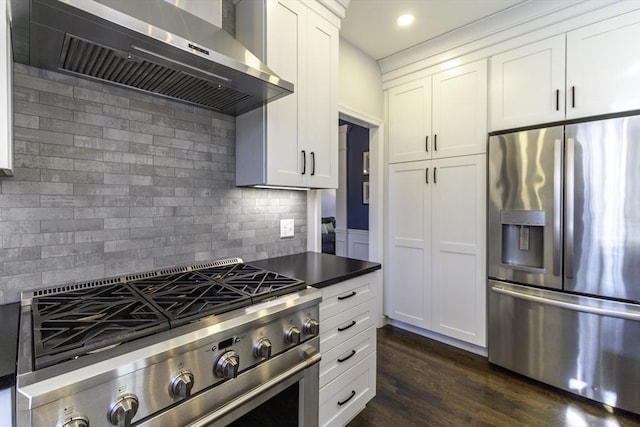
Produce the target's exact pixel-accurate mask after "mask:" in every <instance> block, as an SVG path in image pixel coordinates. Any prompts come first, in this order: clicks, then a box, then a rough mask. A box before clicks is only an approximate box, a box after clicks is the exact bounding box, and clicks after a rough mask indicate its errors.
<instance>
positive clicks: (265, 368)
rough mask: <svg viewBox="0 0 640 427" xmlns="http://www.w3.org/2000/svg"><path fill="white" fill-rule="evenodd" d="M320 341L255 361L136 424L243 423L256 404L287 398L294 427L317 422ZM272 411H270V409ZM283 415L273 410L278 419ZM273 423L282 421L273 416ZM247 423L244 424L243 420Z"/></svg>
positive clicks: (196, 425)
mask: <svg viewBox="0 0 640 427" xmlns="http://www.w3.org/2000/svg"><path fill="white" fill-rule="evenodd" d="M319 345H320V339H319V338H318V337H315V338H313V339H312V340H309V341H307V342H305V343H304V344H301V345H299V346H298V347H296V348H294V349H291V350H289V351H287V352H285V353H283V354H280V355H278V356H275V357H273V358H271V359H269V360H267V361H265V362H264V363H261V364H260V365H257V366H255V367H253V368H251V369H249V370H248V371H246V372H243V373H241V374H240V375H238V376H237V377H236V378H233V379H230V380H227V381H225V382H224V383H222V384H220V385H217V386H215V387H213V388H211V389H208V390H204V391H202V392H200V393H198V394H197V395H195V396H191V397H190V398H189V399H187V400H185V401H183V402H182V403H179V404H178V405H176V406H173V407H171V408H169V409H167V410H165V411H163V412H161V413H158V414H156V415H155V416H152V417H150V418H147V419H144V420H141V421H140V422H139V423H136V426H144V427H161V426H162V427H165V426H169V425H184V426H189V427H205V426H207V427H208V426H227V425H229V424H231V423H233V422H236V425H245V424H244V423H243V421H242V420H243V418H242V417H243V416H246V415H247V414H250V413H251V412H252V411H254V410H256V409H257V408H259V407H262V408H264V406H265V405H267V406H268V405H270V404H271V403H273V404H274V405H275V404H276V401H277V400H282V399H283V398H291V399H292V400H293V401H291V402H287V404H286V407H287V409H286V411H294V412H297V415H298V416H297V420H296V421H295V425H297V426H301V427H316V426H317V425H318V404H319V403H318V392H319V369H320V365H319V363H318V362H320V352H319V350H318V349H319ZM272 412H273V411H272ZM284 415H287V414H286V413H283V412H279V413H277V416H278V417H282V416H284ZM273 421H274V425H279V426H280V425H283V424H282V423H280V419H279V418H278V419H274V420H273ZM246 425H249V424H246Z"/></svg>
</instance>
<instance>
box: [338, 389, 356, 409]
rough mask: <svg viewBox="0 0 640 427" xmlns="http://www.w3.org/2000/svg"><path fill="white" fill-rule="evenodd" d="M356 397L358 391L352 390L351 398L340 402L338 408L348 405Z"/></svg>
mask: <svg viewBox="0 0 640 427" xmlns="http://www.w3.org/2000/svg"><path fill="white" fill-rule="evenodd" d="M355 395H356V391H355V390H351V396H349V397H347V398H346V399H345V400H343V401H342V402H338V406H342V405H344V404H345V403H347V402H348V401H350V400H351V399H353V397H354V396H355Z"/></svg>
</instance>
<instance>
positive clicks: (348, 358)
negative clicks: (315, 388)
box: [320, 328, 376, 387]
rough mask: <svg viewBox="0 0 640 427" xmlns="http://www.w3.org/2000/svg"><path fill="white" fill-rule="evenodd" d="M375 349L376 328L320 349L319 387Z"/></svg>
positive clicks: (338, 375)
mask: <svg viewBox="0 0 640 427" xmlns="http://www.w3.org/2000/svg"><path fill="white" fill-rule="evenodd" d="M375 351H376V330H375V328H369V329H367V330H366V331H365V332H363V333H361V334H358V335H356V336H355V337H353V338H351V339H350V340H348V341H345V342H343V343H342V344H340V345H338V346H336V347H334V348H333V349H331V350H329V351H322V360H321V361H320V387H324V386H325V385H327V384H328V383H330V382H331V381H333V380H334V379H336V378H338V377H340V376H341V375H342V374H344V373H345V372H346V371H347V370H349V369H350V368H353V367H354V366H355V365H357V364H358V363H359V362H360V361H361V360H363V359H364V358H365V357H367V356H368V355H370V354H371V353H374V352H375Z"/></svg>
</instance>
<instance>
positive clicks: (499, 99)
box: [489, 35, 565, 130]
mask: <svg viewBox="0 0 640 427" xmlns="http://www.w3.org/2000/svg"><path fill="white" fill-rule="evenodd" d="M564 61H565V42H564V35H560V36H556V37H552V38H549V39H546V40H541V41H539V42H536V43H531V44H529V45H526V46H523V47H521V48H518V49H513V50H510V51H508V52H504V53H501V54H498V55H495V56H494V57H492V58H491V82H490V85H489V86H490V88H491V89H490V90H491V96H490V107H489V110H490V115H491V130H498V129H510V128H516V127H519V126H526V125H532V124H538V123H548V122H553V121H559V120H563V119H564V97H565V91H564V68H565V67H564Z"/></svg>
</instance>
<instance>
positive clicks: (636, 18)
mask: <svg viewBox="0 0 640 427" xmlns="http://www.w3.org/2000/svg"><path fill="white" fill-rule="evenodd" d="M636 40H640V11H634V12H629V13H626V14H623V15H620V16H616V17H614V18H610V19H607V20H604V21H600V22H597V23H595V24H591V25H588V26H585V27H582V28H579V29H576V30H573V31H570V32H568V33H566V34H562V35H559V36H555V37H551V38H549V39H545V40H541V41H539V42H536V43H531V44H528V45H526V46H522V47H519V48H516V49H513V50H510V51H507V52H504V53H501V54H498V55H495V56H493V57H492V58H491V75H490V79H491V82H490V97H489V100H490V117H491V123H490V130H491V131H496V130H502V129H511V128H517V127H522V126H531V125H537V124H541V123H550V122H554V121H561V120H564V119H575V118H582V117H589V116H596V115H600V114H610V113H618V112H624V111H631V110H637V109H640V48H638V47H637V45H636V44H634V43H635V41H636ZM632 41H634V42H632ZM565 46H566V47H565ZM565 82H566V84H565Z"/></svg>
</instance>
